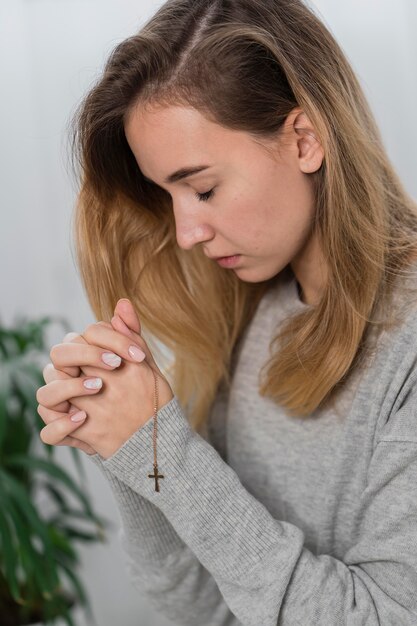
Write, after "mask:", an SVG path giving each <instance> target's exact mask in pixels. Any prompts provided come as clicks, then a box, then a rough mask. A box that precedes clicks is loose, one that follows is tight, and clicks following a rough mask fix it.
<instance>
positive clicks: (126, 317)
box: [114, 298, 142, 335]
mask: <svg viewBox="0 0 417 626" xmlns="http://www.w3.org/2000/svg"><path fill="white" fill-rule="evenodd" d="M114 314H115V315H118V316H119V317H120V319H121V320H122V322H124V324H125V325H126V326H127V327H128V328H129V329H131V330H133V332H134V333H137V334H138V335H140V334H141V333H142V329H141V325H140V320H139V317H138V315H137V313H136V311H135V309H134V307H133V304H132V303H131V301H130V300H128V299H127V298H121V299H120V300H118V301H117V304H116V306H115V307H114Z"/></svg>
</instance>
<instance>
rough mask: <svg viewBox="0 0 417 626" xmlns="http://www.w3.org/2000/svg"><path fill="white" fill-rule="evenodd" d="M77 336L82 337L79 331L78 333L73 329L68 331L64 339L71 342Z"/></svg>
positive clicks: (65, 341)
mask: <svg viewBox="0 0 417 626" xmlns="http://www.w3.org/2000/svg"><path fill="white" fill-rule="evenodd" d="M77 337H80V334H79V333H76V332H74V331H71V332H70V333H67V334H66V335H65V337H64V339H63V341H64V343H69V342H70V341H73V340H75V339H76V338H77Z"/></svg>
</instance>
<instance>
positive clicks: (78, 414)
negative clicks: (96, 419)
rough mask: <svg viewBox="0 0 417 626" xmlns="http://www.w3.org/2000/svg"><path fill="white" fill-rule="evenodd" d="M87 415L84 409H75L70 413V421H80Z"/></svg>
mask: <svg viewBox="0 0 417 626" xmlns="http://www.w3.org/2000/svg"><path fill="white" fill-rule="evenodd" d="M86 417H87V413H86V412H85V411H77V412H76V413H74V414H73V415H71V421H72V422H82V421H83V420H85V418H86Z"/></svg>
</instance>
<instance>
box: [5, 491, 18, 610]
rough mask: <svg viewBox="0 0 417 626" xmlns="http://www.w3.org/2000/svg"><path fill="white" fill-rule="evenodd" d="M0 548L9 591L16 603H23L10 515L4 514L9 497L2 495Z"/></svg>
mask: <svg viewBox="0 0 417 626" xmlns="http://www.w3.org/2000/svg"><path fill="white" fill-rule="evenodd" d="M0 505H1V512H0V546H1V548H2V556H3V563H4V575H5V577H6V580H7V583H8V585H9V590H10V593H11V595H12V596H13V598H14V599H15V600H16V602H21V601H22V597H21V595H20V587H19V582H18V579H17V574H16V569H17V567H18V565H19V562H18V559H16V553H15V550H14V549H13V543H14V542H13V535H12V532H11V530H10V525H9V520H8V517H9V516H8V515H5V514H4V512H5V511H7V505H8V502H7V497H5V494H0Z"/></svg>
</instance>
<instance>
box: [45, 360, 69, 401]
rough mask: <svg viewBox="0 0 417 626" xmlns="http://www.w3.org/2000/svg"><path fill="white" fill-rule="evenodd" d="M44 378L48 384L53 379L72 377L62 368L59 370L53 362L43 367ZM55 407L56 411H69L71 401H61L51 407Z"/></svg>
mask: <svg viewBox="0 0 417 626" xmlns="http://www.w3.org/2000/svg"><path fill="white" fill-rule="evenodd" d="M42 374H43V378H44V381H45V382H46V383H47V384H48V383H50V382H51V381H52V380H64V379H66V378H72V377H71V376H69V374H66V373H65V372H62V371H61V370H57V369H56V368H55V367H54V366H53V364H52V363H47V364H46V365H45V367H44V368H43V372H42ZM51 408H52V409H55V411H60V412H62V413H68V412H69V411H70V408H71V403H70V402H69V401H64V402H60V403H59V404H57V405H56V406H53V407H51Z"/></svg>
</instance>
